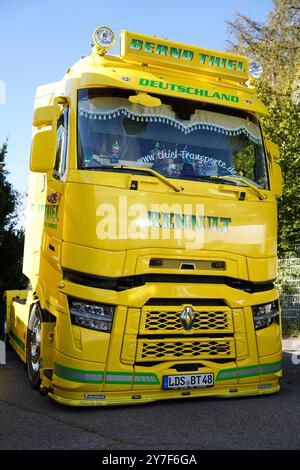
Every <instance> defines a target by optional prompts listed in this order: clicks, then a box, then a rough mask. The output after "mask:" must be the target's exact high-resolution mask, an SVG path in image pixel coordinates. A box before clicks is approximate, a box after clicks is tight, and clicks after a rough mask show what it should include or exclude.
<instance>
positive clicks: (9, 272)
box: [0, 142, 28, 302]
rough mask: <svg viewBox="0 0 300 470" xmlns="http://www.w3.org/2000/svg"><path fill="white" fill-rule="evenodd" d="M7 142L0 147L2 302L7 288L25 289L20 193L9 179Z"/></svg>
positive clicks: (0, 270) (0, 284) (0, 268)
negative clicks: (19, 209)
mask: <svg viewBox="0 0 300 470" xmlns="http://www.w3.org/2000/svg"><path fill="white" fill-rule="evenodd" d="M6 154H7V142H5V143H4V144H3V145H2V147H1V148H0V302H1V299H2V295H3V292H4V291H5V290H6V289H23V288H25V287H26V285H27V282H28V281H27V279H26V277H25V276H24V275H23V274H22V256H23V245H24V232H23V230H22V229H17V218H18V217H17V208H18V206H19V194H18V192H17V191H15V190H14V189H13V187H12V185H11V184H10V183H9V182H8V181H7V173H8V172H7V171H6V170H5V157H6Z"/></svg>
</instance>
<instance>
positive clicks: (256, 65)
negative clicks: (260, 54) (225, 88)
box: [249, 60, 264, 78]
mask: <svg viewBox="0 0 300 470" xmlns="http://www.w3.org/2000/svg"><path fill="white" fill-rule="evenodd" d="M263 71H264V69H263V66H262V65H261V63H260V62H258V60H250V62H249V73H250V75H251V77H253V78H259V77H261V76H262V74H263Z"/></svg>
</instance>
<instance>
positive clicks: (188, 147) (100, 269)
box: [1, 27, 282, 406]
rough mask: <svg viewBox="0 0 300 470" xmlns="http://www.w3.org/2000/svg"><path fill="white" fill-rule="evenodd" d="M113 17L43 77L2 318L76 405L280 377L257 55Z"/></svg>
mask: <svg viewBox="0 0 300 470" xmlns="http://www.w3.org/2000/svg"><path fill="white" fill-rule="evenodd" d="M115 40H116V38H115V34H114V32H113V31H112V30H111V29H110V28H107V27H100V28H98V29H97V30H96V31H95V33H94V36H93V44H92V50H91V53H90V54H89V55H88V56H87V57H84V58H81V59H80V60H79V61H78V62H77V63H76V64H75V65H74V66H72V67H71V68H69V69H68V70H67V72H66V75H65V76H64V78H63V79H62V80H61V81H59V82H56V83H52V84H49V85H45V86H41V87H39V88H38V89H37V93H36V99H35V109H34V117H33V137H32V147H31V157H30V170H31V171H30V182H29V194H28V208H27V224H26V237H25V250H24V268H23V270H24V273H25V274H26V276H27V277H28V279H29V288H28V290H27V291H7V292H6V293H5V297H4V302H3V308H2V315H1V325H2V330H3V331H6V335H7V339H8V341H9V343H10V344H11V345H12V346H13V348H14V349H15V350H16V352H17V353H18V355H19V356H20V357H21V359H22V360H23V361H24V362H25V363H26V364H27V372H28V377H29V381H30V383H31V385H32V387H34V388H39V389H40V390H41V391H42V392H43V393H45V394H48V395H49V396H50V397H51V398H53V399H54V400H56V401H57V402H59V403H62V404H66V405H77V406H98V405H101V406H102V405H113V404H117V405H120V404H134V403H146V402H150V401H154V400H162V399H170V398H188V397H204V396H215V397H240V396H247V395H259V394H270V393H274V392H277V391H278V390H279V379H280V377H281V320H280V311H279V304H278V292H277V290H276V288H275V286H274V280H275V278H276V262H277V247H276V241H277V199H278V198H280V196H281V193H282V177H281V170H280V167H279V165H278V159H279V154H278V147H277V146H276V145H275V144H273V143H272V142H270V141H269V140H268V139H267V138H266V136H265V134H264V132H263V130H262V128H261V125H260V121H259V117H260V115H261V114H263V113H266V108H265V106H264V105H263V103H262V102H261V101H260V100H259V98H258V97H257V94H256V89H255V78H257V77H259V76H260V74H261V73H262V67H261V64H260V63H259V62H257V61H255V60H254V61H250V62H249V61H248V60H247V58H245V57H242V56H237V55H234V54H231V53H223V52H216V51H212V50H207V49H201V48H199V47H195V46H189V45H186V44H181V43H178V42H172V41H170V40H166V39H160V38H157V37H151V36H145V35H141V34H136V33H132V32H128V31H122V32H121V52H120V55H109V54H107V51H108V50H109V49H110V48H111V47H113V45H114V44H115Z"/></svg>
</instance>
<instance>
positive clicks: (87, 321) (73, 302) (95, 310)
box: [69, 297, 115, 333]
mask: <svg viewBox="0 0 300 470" xmlns="http://www.w3.org/2000/svg"><path fill="white" fill-rule="evenodd" d="M69 308H70V314H71V322H72V323H73V324H74V325H78V326H81V327H82V328H89V329H90V330H97V331H105V332H107V333H110V332H111V328H112V322H113V317H114V312H115V306H114V305H109V304H100V303H96V302H86V301H84V300H79V299H74V298H70V297H69Z"/></svg>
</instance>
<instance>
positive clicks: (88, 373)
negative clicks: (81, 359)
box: [54, 363, 160, 385]
mask: <svg viewBox="0 0 300 470" xmlns="http://www.w3.org/2000/svg"><path fill="white" fill-rule="evenodd" d="M54 374H55V375H56V376H57V377H60V378H61V379H64V380H70V381H72V382H80V383H91V384H102V383H103V377H104V372H103V371H97V370H82V369H73V368H71V367H66V366H62V365H61V364H58V363H54ZM105 383H106V384H112V385H118V384H129V385H132V384H134V383H135V384H138V385H158V384H159V383H160V382H159V380H158V378H157V376H156V374H147V373H136V374H134V373H130V372H129V373H128V372H110V371H109V372H106V375H105Z"/></svg>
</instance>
